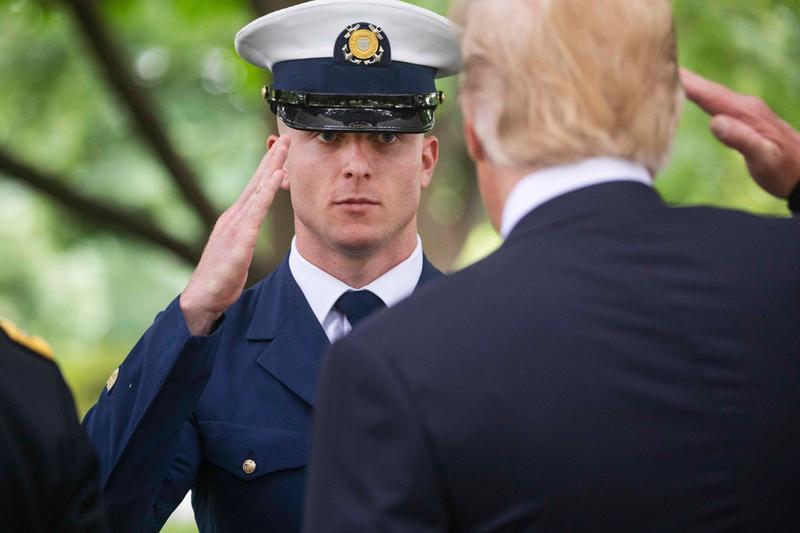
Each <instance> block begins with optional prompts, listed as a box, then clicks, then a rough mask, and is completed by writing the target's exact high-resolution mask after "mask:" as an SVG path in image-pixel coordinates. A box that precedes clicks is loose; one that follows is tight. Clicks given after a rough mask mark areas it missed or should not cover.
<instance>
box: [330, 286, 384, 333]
mask: <svg viewBox="0 0 800 533" xmlns="http://www.w3.org/2000/svg"><path fill="white" fill-rule="evenodd" d="M333 307H334V308H336V309H338V310H339V311H340V312H342V313H344V316H346V317H347V321H348V322H350V325H351V326H352V327H355V326H356V324H357V323H359V322H361V321H362V320H363V319H364V318H365V317H366V316H367V315H369V314H370V313H372V312H373V311H375V310H377V309H381V308H383V307H386V304H385V303H383V300H381V299H380V298H379V297H378V296H377V295H376V294H375V293H373V292H371V291H366V290H362V291H347V292H346V293H344V294H342V295H341V296H339V299H338V300H336V303H335V304H333Z"/></svg>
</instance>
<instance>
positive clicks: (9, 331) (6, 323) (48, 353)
mask: <svg viewBox="0 0 800 533" xmlns="http://www.w3.org/2000/svg"><path fill="white" fill-rule="evenodd" d="M0 329H2V330H3V331H4V332H5V333H6V335H8V338H9V339H11V340H12V341H14V342H16V343H17V344H19V345H20V346H24V347H25V348H27V349H29V350H31V351H32V352H36V353H37V354H39V355H41V356H42V357H44V358H46V359H51V360H52V359H53V349H52V348H51V347H50V345H49V344H47V341H45V340H44V339H43V338H41V337H35V336H31V335H28V334H27V333H25V332H24V331H22V330H21V329H19V328H18V327H17V326H16V325H15V324H14V323H13V322H11V321H10V320H5V319H0Z"/></svg>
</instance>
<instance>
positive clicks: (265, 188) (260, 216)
mask: <svg viewBox="0 0 800 533" xmlns="http://www.w3.org/2000/svg"><path fill="white" fill-rule="evenodd" d="M288 152H289V150H288V149H287V148H286V146H285V145H284V146H279V147H278V148H277V149H276V150H275V152H274V153H273V157H272V160H271V161H270V163H269V165H268V166H267V169H266V170H265V172H264V173H263V174H262V175H261V177H260V180H259V182H258V186H257V187H256V188H255V190H254V191H253V194H252V195H251V196H250V199H249V201H248V202H247V209H246V212H245V214H244V220H245V223H246V224H247V225H248V226H254V227H258V226H260V225H261V223H262V222H263V221H264V218H265V217H266V216H267V212H268V211H269V208H270V207H271V206H272V202H273V201H274V200H275V195H276V194H277V192H278V189H279V188H280V185H281V182H282V181H283V179H284V178H285V177H286V171H285V170H284V169H283V165H284V164H285V163H286V158H287V156H288ZM267 172H269V174H268V173H267Z"/></svg>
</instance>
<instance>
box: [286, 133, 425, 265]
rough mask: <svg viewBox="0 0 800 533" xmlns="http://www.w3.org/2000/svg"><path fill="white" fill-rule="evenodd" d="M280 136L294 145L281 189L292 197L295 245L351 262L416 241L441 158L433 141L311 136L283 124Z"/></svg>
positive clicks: (418, 137) (414, 137)
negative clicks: (425, 192)
mask: <svg viewBox="0 0 800 533" xmlns="http://www.w3.org/2000/svg"><path fill="white" fill-rule="evenodd" d="M279 130H280V133H281V135H289V136H291V141H292V142H291V146H290V148H289V156H288V159H287V162H286V167H285V168H286V170H287V173H288V176H289V177H288V179H287V181H286V182H285V183H284V188H285V189H288V190H289V191H290V193H291V196H292V206H293V207H294V212H295V225H296V231H297V237H298V245H300V244H301V243H302V245H304V246H305V247H306V248H309V247H314V248H315V250H316V251H323V252H324V250H328V251H333V252H336V253H341V254H346V255H349V256H353V255H369V254H373V253H377V252H382V251H388V250H391V249H392V248H393V247H394V248H396V247H398V246H404V245H407V243H408V242H410V240H412V239H415V236H416V232H417V228H416V213H417V208H418V207H419V200H420V192H421V191H422V189H424V188H425V187H427V186H428V184H429V183H430V180H431V176H432V175H433V170H434V168H435V166H436V161H437V158H438V141H437V140H436V138H434V137H425V136H423V135H421V134H416V135H412V134H404V135H398V134H394V133H332V132H308V131H300V130H293V129H290V128H288V127H286V126H285V125H283V124H280V127H279ZM274 139H275V138H274V137H272V138H271V139H270V140H271V142H274Z"/></svg>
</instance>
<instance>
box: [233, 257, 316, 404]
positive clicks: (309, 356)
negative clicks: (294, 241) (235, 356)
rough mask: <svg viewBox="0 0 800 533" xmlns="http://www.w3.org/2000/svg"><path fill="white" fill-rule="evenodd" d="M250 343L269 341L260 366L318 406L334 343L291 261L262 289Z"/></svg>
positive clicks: (248, 337)
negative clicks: (321, 375)
mask: <svg viewBox="0 0 800 533" xmlns="http://www.w3.org/2000/svg"><path fill="white" fill-rule="evenodd" d="M247 339H248V341H250V342H264V341H268V344H267V345H266V346H265V347H264V350H263V351H262V352H261V355H260V356H258V358H257V359H256V362H257V363H258V365H259V366H260V367H261V368H263V369H264V370H266V371H267V372H269V373H270V374H271V375H272V376H274V377H275V378H276V379H278V380H279V381H280V382H281V383H283V384H284V385H286V387H287V388H289V390H291V391H292V392H294V393H295V394H297V395H298V396H299V397H300V398H302V399H303V400H304V401H305V402H306V403H308V404H309V405H313V404H314V391H315V389H316V384H317V374H318V371H319V366H320V361H321V358H322V354H323V353H324V351H325V349H326V348H327V347H328V346H330V342H329V341H328V337H327V336H326V335H325V331H324V330H323V329H322V326H320V324H319V322H318V321H317V318H316V317H315V316H314V313H313V312H312V311H311V308H310V307H309V305H308V302H306V299H305V297H304V296H303V293H302V291H301V290H300V287H299V286H298V285H297V282H295V280H294V277H293V276H292V274H291V271H290V270H289V262H288V260H287V259H284V261H283V263H281V265H280V266H279V267H278V269H277V270H276V271H275V272H274V273H273V274H272V276H270V277H269V278H268V279H267V280H265V283H264V284H263V285H262V287H261V289H260V294H259V297H258V303H257V305H256V311H255V313H254V316H253V319H252V322H251V324H250V328H249V329H248V332H247Z"/></svg>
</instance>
